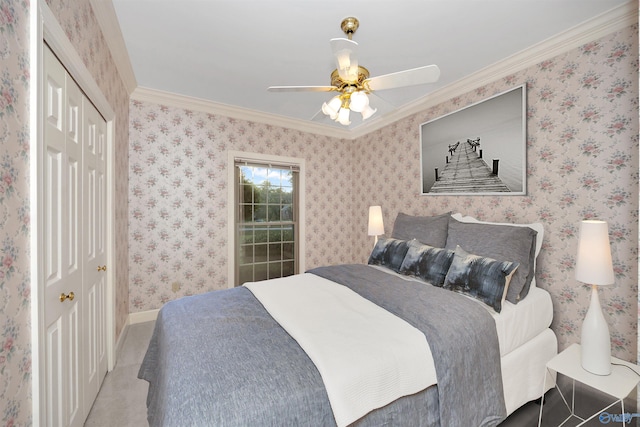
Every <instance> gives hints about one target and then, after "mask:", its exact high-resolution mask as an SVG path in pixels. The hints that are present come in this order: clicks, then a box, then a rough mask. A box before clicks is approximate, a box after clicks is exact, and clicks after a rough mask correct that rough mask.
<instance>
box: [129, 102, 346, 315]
mask: <svg viewBox="0 0 640 427" xmlns="http://www.w3.org/2000/svg"><path fill="white" fill-rule="evenodd" d="M129 134H130V154H129V176H130V178H129V207H130V209H129V255H130V262H129V292H130V299H129V304H130V311H131V312H132V313H134V312H139V311H145V310H151V309H156V308H160V307H161V306H162V305H163V304H164V303H166V302H167V301H169V300H172V299H176V298H179V297H181V296H184V295H193V294H198V293H203V292H206V291H210V290H216V289H225V288H227V287H228V284H227V283H228V280H227V262H228V260H227V233H228V229H227V227H228V224H227V203H228V202H229V201H228V200H227V191H228V190H227V186H228V185H230V184H229V183H228V182H227V162H228V158H227V156H228V151H229V150H233V151H244V152H252V153H262V154H268V155H277V156H286V157H296V158H303V159H305V166H306V174H305V177H306V191H305V197H306V205H305V209H306V215H307V220H306V248H307V252H306V254H305V256H306V267H307V268H313V267H315V266H319V265H323V264H327V263H330V264H337V263H341V262H350V261H351V260H352V258H353V255H352V242H353V241H354V232H355V230H356V229H357V227H356V225H355V224H354V223H353V221H352V219H351V217H352V211H353V202H352V190H351V188H350V186H348V185H344V183H348V182H352V179H353V178H352V176H353V171H352V170H351V159H352V158H353V156H354V150H353V144H350V143H349V142H348V141H342V140H338V139H335V138H330V137H324V136H317V135H312V134H308V133H303V132H299V131H294V130H290V129H285V128H280V127H275V126H269V125H264V124H257V123H252V122H247V121H241V120H234V119H229V118H227V117H222V116H216V115H212V114H207V113H204V112H198V111H190V110H183V109H179V108H172V107H169V106H166V105H158V104H152V103H148V102H140V101H136V100H132V102H131V106H130V128H129ZM174 282H179V283H180V284H181V289H180V290H179V291H178V292H173V291H172V283H174Z"/></svg>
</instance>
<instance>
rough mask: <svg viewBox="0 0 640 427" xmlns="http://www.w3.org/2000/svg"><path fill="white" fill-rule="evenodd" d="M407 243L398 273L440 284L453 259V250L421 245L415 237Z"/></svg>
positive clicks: (436, 284)
mask: <svg viewBox="0 0 640 427" xmlns="http://www.w3.org/2000/svg"><path fill="white" fill-rule="evenodd" d="M408 245H409V250H408V251H407V254H406V256H405V257H404V261H402V265H401V266H400V271H399V273H400V274H406V275H408V276H415V277H418V278H420V279H422V280H424V281H425V282H429V283H431V284H432V285H435V286H442V284H443V283H444V278H445V277H446V275H447V271H449V267H450V266H451V262H452V261H453V251H450V250H448V249H443V248H434V247H433V246H429V245H423V244H421V243H420V242H418V241H417V240H415V239H414V240H411V241H410V242H409V243H408Z"/></svg>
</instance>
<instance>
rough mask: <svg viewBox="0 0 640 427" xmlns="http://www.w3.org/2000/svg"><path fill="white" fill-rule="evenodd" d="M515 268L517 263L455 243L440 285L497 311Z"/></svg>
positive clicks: (498, 311)
mask: <svg viewBox="0 0 640 427" xmlns="http://www.w3.org/2000/svg"><path fill="white" fill-rule="evenodd" d="M517 268H518V263H515V262H509V261H497V260H495V259H491V258H484V257H481V256H478V255H472V254H469V253H467V252H466V251H465V250H464V249H462V248H461V247H460V246H457V247H456V251H455V254H454V256H453V262H452V263H451V267H450V268H449V272H448V273H447V277H446V278H445V280H444V285H443V288H445V289H450V290H452V291H455V292H460V293H463V294H465V295H469V296H471V297H473V298H475V299H477V300H479V301H482V302H484V303H485V304H487V305H488V306H489V307H492V308H493V309H494V310H495V311H496V312H497V313H500V311H501V310H502V302H503V301H504V298H505V295H506V292H507V289H508V288H509V281H510V280H511V276H512V275H513V273H514V272H515V271H516V269H517Z"/></svg>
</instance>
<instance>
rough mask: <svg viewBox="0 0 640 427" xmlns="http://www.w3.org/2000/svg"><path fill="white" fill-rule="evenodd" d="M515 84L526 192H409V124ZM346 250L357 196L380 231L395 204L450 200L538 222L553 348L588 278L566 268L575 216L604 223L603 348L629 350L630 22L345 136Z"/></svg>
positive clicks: (633, 274) (433, 210)
mask: <svg viewBox="0 0 640 427" xmlns="http://www.w3.org/2000/svg"><path fill="white" fill-rule="evenodd" d="M522 83H526V84H527V88H528V90H527V104H528V105H527V181H528V182H527V187H528V194H527V196H503V197H492V196H475V197H472V196H435V195H428V196H426V195H420V191H421V187H420V182H421V181H420V165H419V162H418V161H416V159H419V158H420V153H419V143H418V141H419V138H420V136H419V128H420V124H421V123H424V122H427V121H429V120H431V119H434V118H437V117H440V116H442V115H444V114H446V113H449V112H452V111H455V110H458V109H460V108H462V107H464V106H467V105H470V104H473V103H475V102H478V101H480V100H482V99H485V98H487V97H489V96H491V95H494V94H497V93H500V92H503V91H505V90H507V89H510V88H513V87H515V86H517V85H520V84H522ZM355 152H356V153H359V154H360V155H358V156H356V157H355V158H354V164H353V166H352V168H353V170H354V171H355V176H354V183H356V186H355V188H354V198H355V210H354V212H353V216H354V217H355V219H356V223H357V224H358V225H359V226H360V229H361V230H362V231H360V232H358V233H356V234H355V237H356V242H357V244H356V245H355V247H354V250H355V251H356V259H358V260H359V261H363V260H366V259H367V258H366V257H367V255H368V248H367V244H366V243H367V242H368V240H367V239H366V233H365V230H366V228H365V224H366V220H367V207H368V206H369V205H378V204H379V205H381V206H382V208H383V215H384V221H385V230H386V231H387V233H390V232H391V230H392V227H393V220H394V218H395V216H396V215H397V213H398V212H399V211H402V212H405V213H409V214H419V215H430V214H440V213H443V212H448V211H453V212H462V213H464V214H466V215H472V216H475V217H476V218H479V219H482V220H486V221H496V222H512V223H529V222H541V223H542V224H543V225H544V229H545V234H544V240H543V249H542V252H541V254H540V256H539V258H538V268H537V275H536V281H537V284H538V286H539V287H541V288H544V289H546V290H548V291H550V292H551V295H552V298H553V302H554V321H553V324H552V328H553V330H554V331H555V333H556V335H557V336H558V341H559V346H560V348H561V349H563V348H565V347H567V346H568V345H569V344H572V343H574V342H579V341H580V333H581V326H582V320H583V319H584V315H585V314H586V310H587V308H588V306H589V300H590V287H588V286H586V285H583V284H581V283H578V282H577V281H576V280H575V279H574V265H575V255H576V251H577V243H578V242H577V239H578V230H579V224H580V221H581V220H583V219H602V220H606V221H608V223H609V233H610V236H611V245H612V246H611V249H612V256H613V262H614V270H615V275H616V282H615V284H614V285H613V286H609V287H603V288H601V291H600V300H601V303H602V305H603V310H604V311H605V316H606V318H607V320H608V322H609V328H610V331H611V338H612V353H613V355H614V356H617V357H619V358H622V359H625V360H630V361H635V360H636V358H637V336H638V334H637V328H638V302H637V301H638V280H637V278H638V29H637V26H634V27H632V28H628V29H627V30H625V31H620V32H618V33H615V34H612V35H609V36H607V37H604V38H602V39H600V40H596V41H593V42H591V43H588V44H585V45H584V46H582V47H580V48H578V49H575V50H573V51H570V52H568V53H566V54H563V55H560V56H557V57H554V58H549V59H548V60H545V61H543V62H541V63H539V64H538V65H537V66H534V67H530V68H528V69H526V70H524V71H521V72H518V73H517V74H514V75H510V76H508V77H506V78H504V79H501V80H499V81H496V82H494V83H492V84H490V85H487V86H483V87H480V88H477V89H476V90H474V91H473V92H470V93H466V94H464V95H461V96H459V97H456V98H454V99H451V100H449V101H447V102H445V103H442V104H440V105H437V106H435V107H433V108H430V109H428V110H426V111H424V112H421V113H419V114H415V115H413V116H411V117H408V118H406V119H404V120H401V121H399V122H396V123H394V124H393V125H391V126H387V127H386V128H383V129H381V130H379V131H377V132H374V133H371V134H369V135H366V136H363V137H361V138H359V139H358V140H357V141H356V150H355Z"/></svg>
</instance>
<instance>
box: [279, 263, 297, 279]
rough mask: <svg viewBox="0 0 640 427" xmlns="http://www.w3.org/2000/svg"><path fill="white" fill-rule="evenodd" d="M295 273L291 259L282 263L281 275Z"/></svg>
mask: <svg viewBox="0 0 640 427" xmlns="http://www.w3.org/2000/svg"><path fill="white" fill-rule="evenodd" d="M292 274H295V263H294V262H293V261H287V262H283V263H282V277H286V276H291V275H292Z"/></svg>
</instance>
